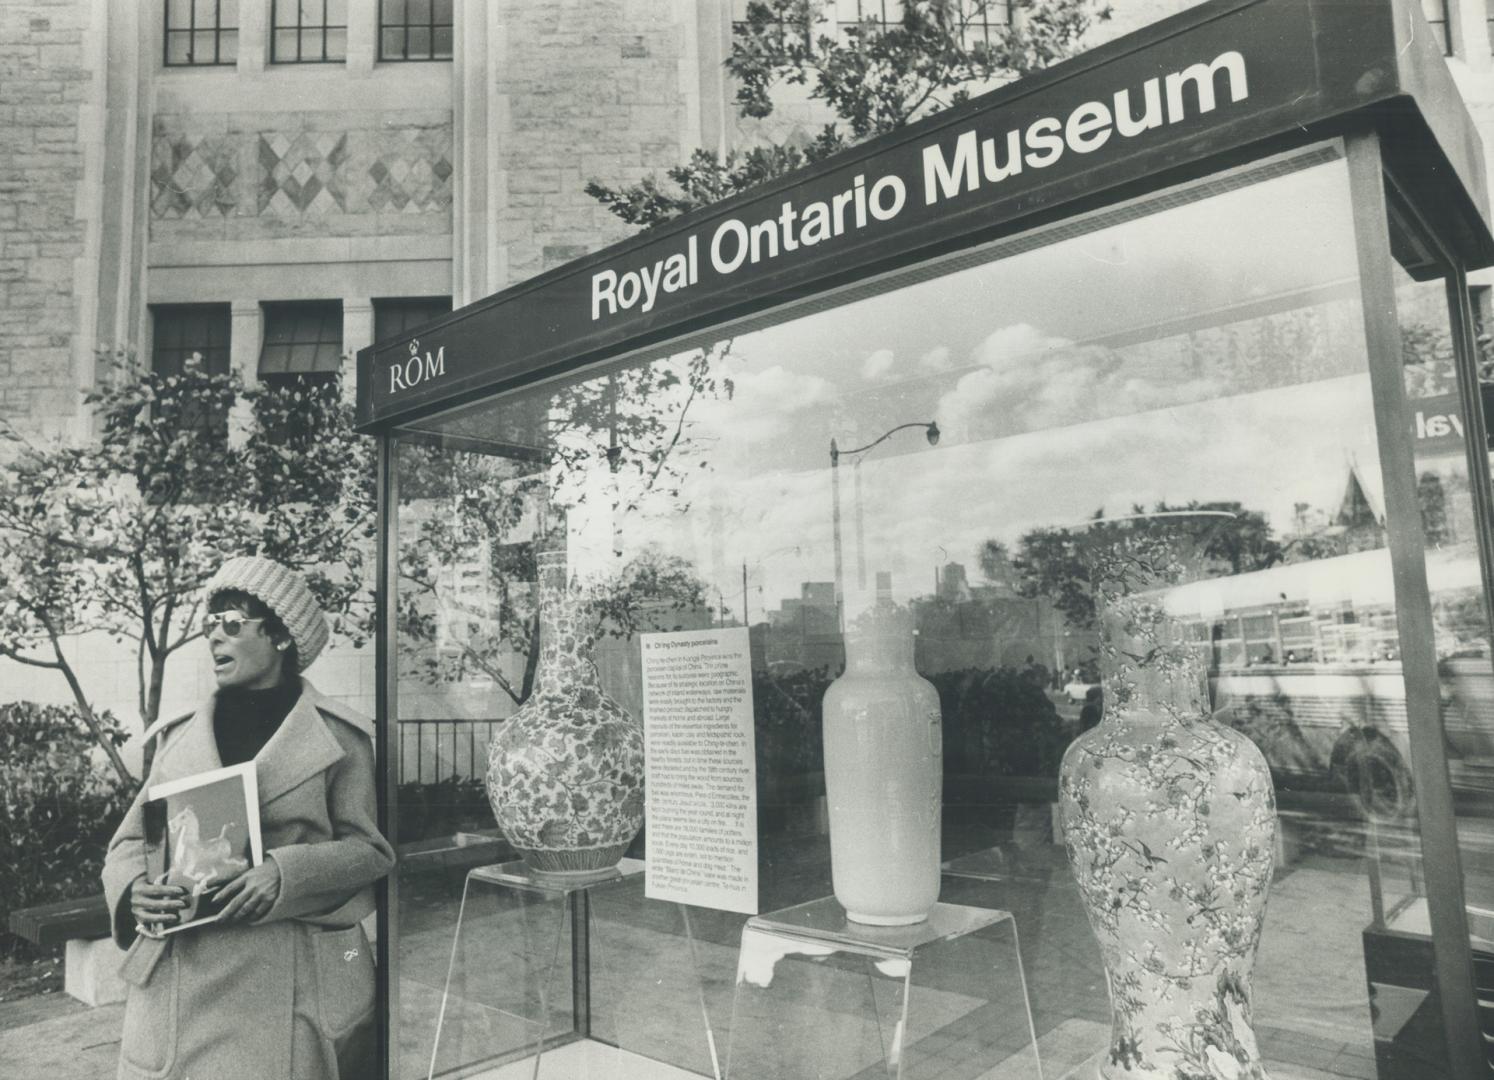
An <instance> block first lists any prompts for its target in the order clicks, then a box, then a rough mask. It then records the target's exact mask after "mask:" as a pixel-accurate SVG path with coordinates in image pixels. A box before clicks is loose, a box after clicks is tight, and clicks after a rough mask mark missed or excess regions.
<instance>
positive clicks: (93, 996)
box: [62, 938, 125, 1006]
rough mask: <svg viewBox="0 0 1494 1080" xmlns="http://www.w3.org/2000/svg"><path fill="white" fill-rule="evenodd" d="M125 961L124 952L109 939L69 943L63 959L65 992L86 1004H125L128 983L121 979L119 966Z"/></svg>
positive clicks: (75, 940) (74, 940)
mask: <svg viewBox="0 0 1494 1080" xmlns="http://www.w3.org/2000/svg"><path fill="white" fill-rule="evenodd" d="M124 958H125V954H124V951H123V950H122V949H120V948H119V947H118V946H116V945H115V944H114V942H113V941H111V940H110V939H109V938H95V939H94V940H92V941H87V940H84V939H83V938H74V939H73V940H71V941H69V942H68V943H67V953H66V955H65V957H64V959H63V969H62V988H63V990H65V991H66V992H67V993H68V994H69V995H70V996H72V997H75V998H77V999H78V1000H79V1001H81V1002H83V1004H85V1005H94V1006H98V1005H113V1004H115V1003H116V1002H120V1001H123V1000H124V999H125V981H124V980H123V979H122V978H120V977H119V967H120V965H121V964H122V963H124Z"/></svg>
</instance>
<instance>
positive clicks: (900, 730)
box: [823, 603, 944, 926]
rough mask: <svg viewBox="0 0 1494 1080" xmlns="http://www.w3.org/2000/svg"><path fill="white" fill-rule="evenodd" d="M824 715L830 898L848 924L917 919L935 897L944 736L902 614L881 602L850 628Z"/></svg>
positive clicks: (888, 923) (934, 696)
mask: <svg viewBox="0 0 1494 1080" xmlns="http://www.w3.org/2000/svg"><path fill="white" fill-rule="evenodd" d="M823 715H824V738H825V796H826V802H827V803H828V806H829V811H830V864H831V873H832V875H833V878H834V883H835V898H836V899H837V900H838V901H840V904H841V906H842V907H844V908H845V909H846V917H847V918H849V919H851V920H852V921H853V922H858V923H867V924H871V925H874V926H898V925H904V924H908V923H917V922H922V921H923V920H924V919H926V918H927V917H928V913H929V911H930V909H932V908H933V906H934V904H935V902H937V901H938V899H939V858H940V854H939V842H940V818H941V804H942V801H943V760H944V755H943V733H942V730H941V724H940V714H939V694H938V692H937V691H936V690H935V689H934V687H933V685H932V684H931V683H930V682H929V681H928V680H927V679H925V678H923V677H922V676H920V675H919V674H918V672H917V670H916V669H915V668H914V666H913V625H912V619H911V617H910V616H909V615H908V613H907V612H905V611H902V610H900V609H896V608H894V607H892V605H890V604H885V603H884V604H881V605H879V606H878V607H877V608H875V609H873V610H872V611H870V612H868V613H867V614H865V615H863V616H862V617H861V618H860V619H859V620H858V621H857V624H856V625H855V626H854V627H853V628H851V629H848V631H847V633H846V668H845V671H844V673H843V674H842V675H841V676H840V677H839V678H838V679H836V680H835V681H834V682H833V683H831V684H830V687H829V689H827V690H826V691H825V700H824V709H823Z"/></svg>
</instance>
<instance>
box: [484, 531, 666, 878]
mask: <svg viewBox="0 0 1494 1080" xmlns="http://www.w3.org/2000/svg"><path fill="white" fill-rule="evenodd" d="M538 563H539V596H540V612H539V649H540V658H539V664H538V666H537V668H536V670H535V678H534V688H533V690H532V692H531V693H530V695H529V697H528V699H527V700H526V701H525V702H524V704H523V705H521V706H520V707H519V710H518V711H517V712H516V713H514V715H513V716H511V717H510V718H509V719H508V720H507V721H505V722H504V724H503V726H502V727H500V728H499V729H498V732H497V734H495V735H494V736H493V740H492V742H491V743H490V744H489V746H488V771H487V776H486V785H487V793H488V802H489V803H490V804H491V805H492V807H493V814H494V816H495V817H496V818H497V819H498V826H499V828H501V829H502V830H503V834H504V835H505V836H506V837H508V840H509V842H510V843H511V844H513V845H514V847H515V848H516V849H517V850H518V851H519V853H520V855H521V856H522V857H523V859H524V861H525V862H526V863H528V864H529V865H530V866H531V867H533V868H534V869H535V870H539V871H542V872H545V873H551V874H590V873H596V872H597V871H601V870H607V869H609V868H611V867H613V866H615V865H616V864H617V861H618V860H619V859H621V858H622V856H623V852H625V851H626V850H627V848H628V845H629V844H630V843H632V841H633V837H635V836H636V835H637V834H638V830H639V828H640V827H641V826H642V825H643V729H642V727H641V726H640V725H639V723H638V722H637V721H636V720H634V719H633V717H631V716H629V715H628V713H627V711H626V710H624V709H623V708H622V706H620V705H618V704H617V702H615V701H613V700H612V698H610V697H608V696H607V694H606V692H604V691H603V690H602V686H601V681H600V679H599V678H598V675H597V669H596V664H595V663H594V662H593V661H592V658H591V655H590V641H589V639H588V638H587V637H586V636H585V634H584V633H583V632H582V631H581V629H580V622H581V620H580V618H579V615H580V611H579V604H578V601H577V598H576V596H575V593H574V590H573V588H572V587H571V585H570V583H569V581H568V580H567V575H566V556H565V552H564V551H563V550H558V551H556V550H552V551H542V552H541V553H540V554H539V556H538Z"/></svg>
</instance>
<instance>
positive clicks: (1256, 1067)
mask: <svg viewBox="0 0 1494 1080" xmlns="http://www.w3.org/2000/svg"><path fill="white" fill-rule="evenodd" d="M1180 546H1181V544H1180V543H1179V542H1178V541H1176V540H1174V539H1166V538H1159V537H1156V536H1145V535H1133V536H1128V537H1125V538H1123V539H1117V540H1116V541H1114V542H1113V543H1111V544H1109V545H1106V546H1105V547H1103V548H1101V549H1100V550H1099V552H1098V553H1097V554H1096V555H1095V556H1094V557H1093V559H1092V562H1091V579H1092V581H1093V582H1094V586H1095V598H1096V607H1097V609H1098V613H1099V616H1100V630H1101V662H1100V663H1101V681H1102V684H1103V687H1104V695H1105V696H1104V717H1103V719H1102V720H1101V722H1100V724H1099V725H1098V726H1097V727H1094V728H1091V729H1090V730H1089V731H1087V732H1085V733H1084V734H1082V735H1080V736H1079V737H1078V738H1077V739H1076V740H1075V741H1074V742H1073V743H1072V744H1071V745H1070V747H1069V749H1068V751H1067V752H1066V753H1065V755H1064V759H1063V763H1062V766H1061V767H1060V771H1059V804H1060V810H1061V815H1062V822H1063V835H1064V844H1065V846H1066V848H1067V852H1068V858H1069V863H1070V866H1071V867H1072V869H1073V872H1074V876H1075V878H1076V879H1077V880H1078V884H1079V891H1080V893H1081V895H1082V897H1083V899H1084V903H1085V907H1086V908H1087V910H1088V914H1089V922H1090V926H1091V927H1092V928H1093V929H1094V932H1095V936H1096V937H1097V938H1099V942H1100V949H1101V952H1102V953H1103V956H1104V960H1105V969H1106V974H1107V976H1108V979H1109V986H1110V1003H1111V1036H1110V1048H1109V1053H1108V1055H1107V1057H1106V1059H1105V1060H1104V1062H1103V1063H1102V1064H1101V1066H1100V1075H1101V1076H1102V1077H1104V1078H1106V1080H1216V1078H1217V1080H1264V1078H1265V1076H1266V1073H1265V1071H1264V1069H1263V1067H1262V1064H1261V1058H1260V1052H1259V1050H1258V1049H1257V1046H1256V1040H1255V1034H1254V1032H1253V1030H1252V1028H1251V1018H1250V1012H1251V1000H1250V973H1251V968H1252V967H1253V965H1254V962H1255V953H1256V947H1257V945H1258V944H1259V943H1260V938H1261V927H1262V925H1263V921H1264V917H1265V910H1266V890H1267V888H1268V886H1269V885H1270V881H1271V870H1272V864H1273V861H1274V852H1275V839H1276V811H1275V794H1274V791H1273V789H1272V785H1271V776H1270V773H1269V771H1268V770H1267V767H1266V761H1265V758H1264V757H1263V756H1262V754H1261V752H1260V751H1259V750H1258V749H1257V748H1256V747H1255V745H1254V744H1253V743H1251V742H1250V741H1249V740H1248V739H1247V738H1245V736H1243V735H1241V734H1240V733H1239V732H1237V731H1234V730H1232V729H1230V728H1226V727H1223V726H1221V725H1219V724H1218V723H1215V722H1214V721H1213V720H1211V719H1210V717H1209V708H1208V696H1207V667H1206V658H1205V655H1204V649H1205V647H1206V646H1204V645H1203V644H1202V643H1197V642H1194V641H1191V640H1189V639H1188V636H1187V633H1186V627H1185V626H1184V625H1182V624H1181V623H1179V622H1178V621H1177V620H1176V619H1174V618H1173V617H1172V616H1171V615H1170V614H1169V613H1168V611H1167V610H1166V608H1165V595H1164V594H1165V588H1166V586H1167V585H1168V584H1170V583H1175V582H1177V581H1178V580H1179V579H1180V578H1181V577H1182V575H1183V572H1184V569H1185V566H1184V561H1183V557H1182V556H1181V555H1180V554H1179V548H1180Z"/></svg>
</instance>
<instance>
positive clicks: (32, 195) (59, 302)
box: [0, 0, 101, 681]
mask: <svg viewBox="0 0 1494 1080" xmlns="http://www.w3.org/2000/svg"><path fill="white" fill-rule="evenodd" d="M90 10H92V9H90V8H89V7H88V5H79V4H76V3H72V2H70V0H9V2H7V3H5V4H0V417H3V418H5V419H8V420H10V421H11V422H13V423H14V424H15V425H16V426H17V427H18V428H19V429H20V430H21V431H22V432H25V433H26V434H28V435H33V436H44V437H45V436H49V435H54V434H61V433H62V431H63V430H64V427H65V425H66V423H67V422H68V421H69V420H70V419H71V417H73V416H74V415H75V414H76V412H77V408H78V402H79V398H80V395H79V394H78V392H77V388H76V385H75V377H74V374H73V367H72V349H73V338H74V334H75V333H76V329H77V322H78V310H79V304H80V303H82V297H81V295H80V289H79V283H78V280H77V279H76V277H75V272H77V271H78V270H79V269H83V268H80V267H78V266H77V265H75V260H79V259H81V258H82V257H83V255H84V246H85V237H86V233H87V228H88V222H87V221H86V220H85V218H84V217H83V216H81V214H83V213H87V212H88V210H86V209H83V208H86V207H91V206H92V203H91V201H90V200H89V199H88V198H87V197H86V192H84V191H82V184H83V179H84V165H85V154H86V153H87V152H89V149H90V148H89V147H88V146H86V145H85V143H86V140H87V138H88V135H87V134H86V133H85V130H84V128H83V126H82V118H83V113H82V110H83V108H84V107H85V106H86V105H87V104H89V102H90V98H91V96H92V95H93V94H94V93H95V92H96V87H95V86H94V84H93V74H92V72H90V71H89V70H88V67H87V59H86V44H87V40H88V37H89V35H90V34H92V33H94V32H96V30H95V28H92V27H90V26H89V24H88V17H89V12H90ZM92 149H93V151H94V152H100V149H101V148H99V147H97V146H95V147H93V148H92ZM80 195H81V196H83V197H80ZM84 272H86V269H84ZM88 344H89V347H91V346H92V344H93V342H89V343H88ZM4 453H5V449H4V447H3V446H0V455H3V454H4ZM6 677H8V673H7V676H6ZM0 681H4V678H0Z"/></svg>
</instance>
